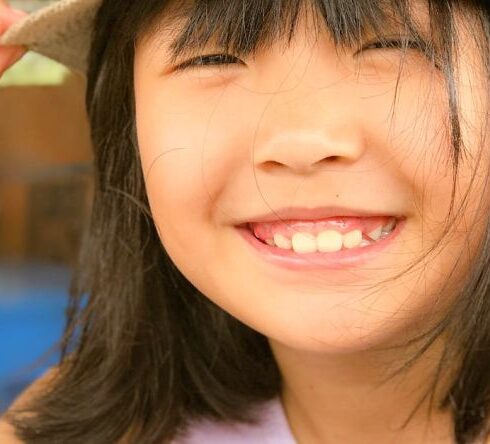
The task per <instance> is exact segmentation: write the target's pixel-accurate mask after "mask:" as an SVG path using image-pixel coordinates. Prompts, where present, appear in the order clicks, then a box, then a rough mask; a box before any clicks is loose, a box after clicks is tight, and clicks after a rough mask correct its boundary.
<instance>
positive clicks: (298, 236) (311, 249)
mask: <svg viewBox="0 0 490 444" xmlns="http://www.w3.org/2000/svg"><path fill="white" fill-rule="evenodd" d="M291 242H292V244H293V250H294V252H295V253H300V254H305V253H316V251H317V249H316V236H315V235H313V234H310V233H294V235H293V238H292V239H291Z"/></svg>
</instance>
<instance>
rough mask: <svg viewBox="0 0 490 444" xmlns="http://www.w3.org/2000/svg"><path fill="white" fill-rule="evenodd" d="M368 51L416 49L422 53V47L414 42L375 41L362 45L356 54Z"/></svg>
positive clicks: (395, 40)
mask: <svg viewBox="0 0 490 444" xmlns="http://www.w3.org/2000/svg"><path fill="white" fill-rule="evenodd" d="M370 49H402V50H403V49H417V50H419V51H424V49H425V48H424V45H423V44H422V43H419V42H417V41H415V40H397V39H390V40H386V41H381V40H378V41H375V42H372V43H369V44H367V45H364V46H363V47H362V48H361V49H359V50H358V51H357V53H362V52H363V51H367V50H370Z"/></svg>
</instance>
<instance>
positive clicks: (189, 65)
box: [175, 54, 245, 71]
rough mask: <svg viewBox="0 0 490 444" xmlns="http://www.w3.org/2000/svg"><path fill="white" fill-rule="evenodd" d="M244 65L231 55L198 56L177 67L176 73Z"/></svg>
mask: <svg viewBox="0 0 490 444" xmlns="http://www.w3.org/2000/svg"><path fill="white" fill-rule="evenodd" d="M226 65H245V63H244V62H243V61H242V60H240V59H239V58H238V57H235V56H234V55H231V54H209V55H200V56H197V57H194V58H192V59H190V60H186V61H185V62H183V63H181V64H180V65H178V66H177V67H176V68H175V70H176V71H184V70H190V69H194V68H199V67H206V66H220V67H223V66H226Z"/></svg>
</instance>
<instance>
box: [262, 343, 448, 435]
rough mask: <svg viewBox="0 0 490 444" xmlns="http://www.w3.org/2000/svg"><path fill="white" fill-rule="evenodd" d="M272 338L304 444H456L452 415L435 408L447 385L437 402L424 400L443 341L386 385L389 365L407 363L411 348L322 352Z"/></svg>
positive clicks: (288, 406) (291, 418)
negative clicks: (339, 352)
mask: <svg viewBox="0 0 490 444" xmlns="http://www.w3.org/2000/svg"><path fill="white" fill-rule="evenodd" d="M269 341H270V344H271V348H272V350H273V353H274V356H275V358H276V361H277V363H278V366H279V368H280V370H281V374H282V376H283V391H282V394H281V398H282V403H283V406H284V410H285V413H286V417H287V419H288V422H289V425H290V428H291V431H292V432H293V435H294V436H295V438H296V440H297V442H298V443H299V444H303V443H308V444H316V443H321V444H330V443H338V442H348V443H364V442H376V443H377V444H384V443H393V442H396V443H397V444H405V443H407V444H413V443H414V442H417V443H420V444H422V443H430V444H436V443H437V444H439V443H440V444H450V443H453V430H452V427H453V424H452V418H451V415H450V413H449V412H447V411H446V412H442V411H439V410H438V408H437V402H438V400H439V399H440V396H442V394H443V393H444V392H443V390H444V387H443V385H444V384H438V386H436V391H435V393H434V395H435V396H434V397H433V398H432V399H431V396H430V395H429V396H427V397H426V398H425V399H423V398H424V394H425V393H426V392H427V389H428V388H429V387H430V385H431V383H432V382H433V378H434V376H435V373H434V372H435V370H436V366H437V364H438V357H439V356H440V353H441V351H442V344H441V343H440V342H438V341H436V342H435V343H434V344H433V345H432V346H431V348H429V349H428V350H427V352H426V353H424V355H423V356H422V357H421V358H420V359H419V360H418V361H417V362H416V364H414V365H413V366H412V367H411V368H410V369H409V370H407V371H405V372H402V373H401V374H399V375H397V376H394V377H393V378H391V379H388V380H387V376H388V374H389V373H390V371H393V370H394V367H393V365H392V363H393V362H403V361H400V359H403V356H404V359H405V360H406V359H407V355H406V353H407V351H406V350H405V351H401V350H398V351H396V352H393V350H390V353H389V354H388V353H386V352H383V353H381V352H373V351H363V352H360V353H353V354H349V355H324V354H318V353H310V352H304V351H298V350H294V349H291V348H288V347H286V346H284V345H283V344H281V343H278V342H275V341H274V340H271V339H270V340H269ZM395 354H396V356H395ZM390 363H391V364H390ZM419 404H420V407H419V408H418V409H417V410H416V411H415V412H414V413H413V416H412V417H411V419H410V421H409V422H408V424H406V426H405V427H403V425H404V424H405V423H406V422H407V420H408V419H409V416H410V415H411V413H412V412H413V411H414V409H415V408H416V406H417V405H419Z"/></svg>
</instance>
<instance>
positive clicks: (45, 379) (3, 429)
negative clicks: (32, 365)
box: [0, 367, 59, 444]
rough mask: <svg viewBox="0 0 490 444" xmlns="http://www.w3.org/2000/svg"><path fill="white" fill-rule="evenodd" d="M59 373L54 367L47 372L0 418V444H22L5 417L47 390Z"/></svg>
mask: <svg viewBox="0 0 490 444" xmlns="http://www.w3.org/2000/svg"><path fill="white" fill-rule="evenodd" d="M58 373H59V368H58V367H52V368H50V369H49V370H48V371H46V372H45V373H44V374H43V376H41V377H40V378H38V379H36V380H35V381H34V382H33V383H32V384H31V385H30V386H29V387H27V388H26V389H25V390H24V391H23V392H22V393H21V394H20V395H19V396H18V397H17V398H16V399H15V401H14V402H13V403H12V405H11V406H10V407H9V409H8V410H7V411H6V412H5V413H4V415H2V416H0V442H1V443H2V444H22V442H21V441H19V439H18V438H16V437H15V434H14V429H13V427H12V426H11V425H10V424H9V423H8V422H7V421H6V419H5V415H6V414H8V413H9V412H10V411H12V410H14V409H16V408H22V407H23V406H24V405H25V404H26V403H29V401H30V400H31V399H32V398H33V397H34V396H35V395H36V394H37V393H40V392H42V391H44V390H45V389H46V387H47V386H48V385H49V383H50V382H51V381H52V380H53V379H54V377H55V376H56V375H57V374H58Z"/></svg>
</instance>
